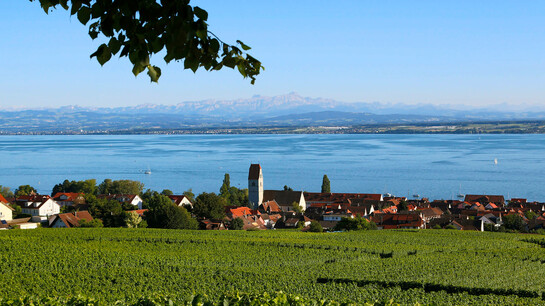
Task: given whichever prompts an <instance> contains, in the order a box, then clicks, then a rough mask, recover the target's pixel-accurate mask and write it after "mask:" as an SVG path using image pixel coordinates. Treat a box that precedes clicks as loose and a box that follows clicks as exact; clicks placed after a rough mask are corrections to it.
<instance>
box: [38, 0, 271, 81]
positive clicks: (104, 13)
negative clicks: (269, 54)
mask: <svg viewBox="0 0 545 306" xmlns="http://www.w3.org/2000/svg"><path fill="white" fill-rule="evenodd" d="M30 1H31V2H32V1H35V0H30ZM189 1H190V0H171V1H164V0H163V1H156V0H131V1H112V0H39V2H40V4H41V6H42V8H43V10H44V11H45V12H46V13H49V11H50V9H52V8H56V6H57V5H60V6H61V7H62V8H63V9H65V10H68V9H70V15H76V16H77V19H78V20H79V21H80V22H81V23H82V24H83V25H87V24H89V36H90V37H91V38H92V39H95V38H97V37H98V36H99V34H100V35H101V36H104V38H105V39H106V40H108V42H107V43H103V44H101V45H100V46H99V47H98V49H97V50H96V51H95V52H94V53H93V54H91V58H93V57H95V58H96V59H97V61H98V62H99V64H100V65H104V64H105V63H106V62H108V61H109V60H110V59H111V58H112V56H113V55H116V54H118V53H119V57H120V58H121V57H128V58H129V61H130V62H131V63H132V65H133V69H132V72H133V74H134V75H135V76H137V75H138V74H140V73H141V72H143V71H144V70H147V71H148V76H149V77H150V79H151V81H153V82H157V80H158V79H159V77H160V76H161V69H160V68H159V67H157V66H153V65H151V63H150V58H152V56H153V55H154V54H157V53H160V52H161V53H163V54H165V56H164V57H163V59H164V60H165V62H166V63H167V64H168V63H170V62H171V61H173V60H174V61H177V62H178V61H182V60H183V61H184V69H191V70H192V71H193V72H196V71H197V69H199V68H200V67H202V68H204V69H205V70H208V71H211V70H220V69H222V68H223V67H229V68H231V69H234V68H235V67H237V69H238V71H239V72H240V74H241V75H242V76H243V77H244V78H246V77H249V78H250V79H251V80H252V81H251V83H252V84H254V82H255V76H256V75H258V74H259V73H260V71H261V69H263V67H262V66H261V63H260V62H259V61H258V60H257V59H255V58H254V57H252V56H251V55H249V54H247V53H245V51H248V50H250V47H248V46H247V45H246V44H244V43H243V42H241V41H240V40H237V45H238V46H239V47H240V48H239V47H237V46H233V45H229V44H226V43H224V42H223V41H222V40H221V39H219V38H218V37H217V36H216V35H215V34H214V33H212V32H210V31H209V30H208V23H207V20H208V12H206V11H205V10H203V9H201V8H199V7H198V6H191V5H189ZM241 49H242V50H241Z"/></svg>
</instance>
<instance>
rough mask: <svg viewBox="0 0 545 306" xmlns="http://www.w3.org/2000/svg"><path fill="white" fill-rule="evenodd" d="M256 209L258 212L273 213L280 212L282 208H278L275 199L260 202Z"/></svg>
mask: <svg viewBox="0 0 545 306" xmlns="http://www.w3.org/2000/svg"><path fill="white" fill-rule="evenodd" d="M257 210H259V212H260V213H265V214H275V213H280V212H282V208H280V206H279V205H278V203H276V201H275V200H272V201H267V202H263V203H261V205H259V207H258V209H257Z"/></svg>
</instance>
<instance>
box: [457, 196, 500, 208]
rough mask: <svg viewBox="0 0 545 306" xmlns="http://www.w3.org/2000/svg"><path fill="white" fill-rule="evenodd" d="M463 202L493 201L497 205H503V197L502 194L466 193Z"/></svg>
mask: <svg viewBox="0 0 545 306" xmlns="http://www.w3.org/2000/svg"><path fill="white" fill-rule="evenodd" d="M464 202H469V203H471V204H472V203H475V202H479V203H490V202H492V203H494V204H496V205H498V206H499V207H503V206H505V198H504V197H503V196H502V195H485V194H466V196H465V198H464Z"/></svg>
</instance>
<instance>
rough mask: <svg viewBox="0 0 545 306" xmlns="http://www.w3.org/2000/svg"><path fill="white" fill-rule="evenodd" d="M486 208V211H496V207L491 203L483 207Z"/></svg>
mask: <svg viewBox="0 0 545 306" xmlns="http://www.w3.org/2000/svg"><path fill="white" fill-rule="evenodd" d="M484 208H486V209H487V210H493V209H498V206H497V205H496V204H494V203H492V202H490V203H488V204H486V206H485V207H484Z"/></svg>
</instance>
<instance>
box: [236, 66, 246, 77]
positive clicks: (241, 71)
mask: <svg viewBox="0 0 545 306" xmlns="http://www.w3.org/2000/svg"><path fill="white" fill-rule="evenodd" d="M237 68H238V72H240V74H242V76H243V77H247V76H248V75H247V74H246V69H244V66H243V65H242V64H238V65H237Z"/></svg>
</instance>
